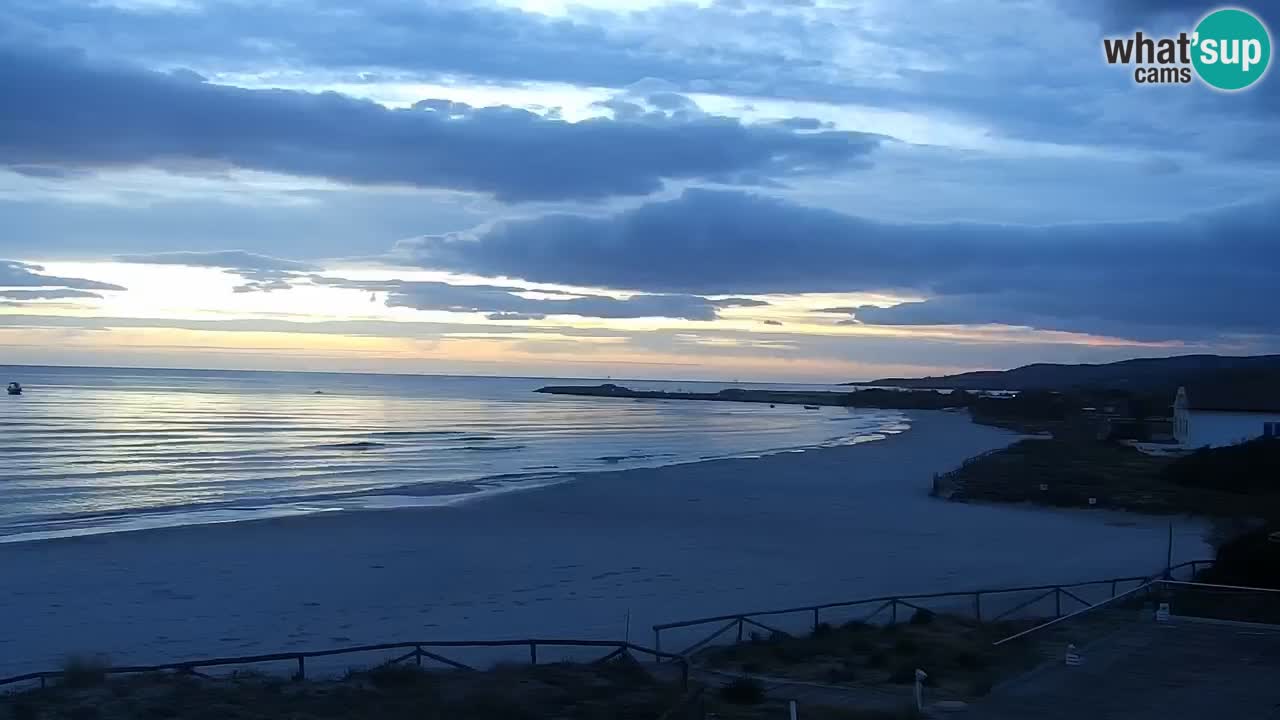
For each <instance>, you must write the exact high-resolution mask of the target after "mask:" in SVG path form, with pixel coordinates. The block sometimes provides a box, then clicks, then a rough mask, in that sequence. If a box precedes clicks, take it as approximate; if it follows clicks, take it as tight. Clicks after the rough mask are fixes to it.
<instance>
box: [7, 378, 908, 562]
mask: <svg viewBox="0 0 1280 720" xmlns="http://www.w3.org/2000/svg"><path fill="white" fill-rule="evenodd" d="M3 372H4V373H5V375H6V379H12V380H17V381H20V382H22V383H23V385H24V387H25V388H26V393H25V394H24V395H22V396H15V397H6V398H5V399H4V400H3V401H2V402H4V405H3V406H0V432H2V433H3V434H2V437H3V439H4V441H3V443H0V541H5V540H9V541H12V540H29V539H39V538H43V537H52V536H58V535H66V534H79V533H86V532H101V531H104V530H120V529H135V528H140V527H156V526H163V525H174V524H189V523H205V522H230V521H236V520H245V519H256V518H262V517H274V516H281V515H290V514H299V513H310V512H320V511H325V510H340V509H353V508H364V507H396V506H406V505H439V504H443V503H448V502H454V501H456V500H457V499H459V498H460V497H468V496H474V495H475V494H476V493H491V492H499V491H502V490H506V489H515V488H524V487H530V486H537V485H540V484H546V483H550V482H557V481H560V480H562V479H563V478H564V477H565V476H566V475H567V474H569V473H574V472H582V471H590V470H618V469H625V468H632V467H645V466H654V465H664V464H670V463H677V462H688V461H692V460H698V459H704V458H717V457H736V456H746V455H754V454H762V453H768V452H778V451H785V450H794V449H803V448H811V447H818V446H824V445H833V444H845V443H851V442H860V441H868V440H874V439H878V438H881V437H883V436H884V434H886V433H892V432H900V431H902V430H904V429H905V428H906V425H905V421H904V418H903V416H902V415H901V413H897V412H893V411H875V410H866V411H863V410H859V411H850V410H845V409H841V408H826V409H823V410H822V411H821V412H814V411H806V410H804V409H802V408H800V407H796V406H782V405H779V406H777V407H775V408H770V407H768V406H765V405H750V404H738V403H700V402H681V401H636V400H607V399H591V398H571V397H556V396H549V395H541V394H537V393H533V392H532V390H533V389H535V388H537V387H540V386H542V385H545V384H547V383H548V382H549V381H547V380H542V379H527V378H468V377H439V376H387V375H344V374H329V373H325V374H321V373H265V372H264V373H248V372H228V371H170V370H116V369H84V368H22V367H5V368H3ZM633 386H635V387H645V388H653V389H681V388H683V389H688V390H699V391H708V390H710V391H714V390H715V389H717V388H718V387H721V386H717V385H712V384H707V383H690V382H680V383H660V382H652V381H645V382H642V383H634V384H633ZM738 386H739V387H748V385H738ZM823 389H829V388H823Z"/></svg>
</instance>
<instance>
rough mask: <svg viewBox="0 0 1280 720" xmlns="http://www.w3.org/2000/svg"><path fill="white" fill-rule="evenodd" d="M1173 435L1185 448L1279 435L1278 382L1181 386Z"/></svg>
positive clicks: (1279, 387) (1175, 407)
mask: <svg viewBox="0 0 1280 720" xmlns="http://www.w3.org/2000/svg"><path fill="white" fill-rule="evenodd" d="M1173 435H1174V438H1175V439H1177V441H1178V444H1179V445H1182V446H1183V447H1187V448H1202V447H1221V446H1223V445H1235V444H1237V443H1242V442H1247V441H1249V440H1253V439H1255V438H1259V437H1280V383H1262V384H1258V383H1233V384H1218V385H1203V386H1198V385H1188V386H1184V387H1180V388H1178V396H1177V398H1176V399H1175V400H1174V403H1173Z"/></svg>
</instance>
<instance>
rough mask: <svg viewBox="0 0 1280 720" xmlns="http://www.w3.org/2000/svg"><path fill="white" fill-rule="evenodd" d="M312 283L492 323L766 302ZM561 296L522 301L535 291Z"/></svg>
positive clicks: (709, 313)
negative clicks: (481, 317) (477, 316)
mask: <svg viewBox="0 0 1280 720" xmlns="http://www.w3.org/2000/svg"><path fill="white" fill-rule="evenodd" d="M311 282H313V283H314V284H316V285H321V286H327V287H337V288H346V289H353V290H364V291H369V292H385V293H386V294H387V296H386V305H387V306H388V307H406V308H413V309H415V310H438V311H445V312H464V313H472V312H478V313H486V317H487V318H488V319H490V320H541V319H543V318H545V317H546V316H548V315H576V316H578V317H591V318H610V319H625V318H648V317H663V318H679V319H684V320H703V321H709V320H715V319H716V317H717V316H718V310H719V309H720V308H722V307H753V306H756V305H758V304H767V303H762V302H760V301H755V300H748V299H745V298H727V299H724V300H712V299H709V298H705V297H701V296H697V295H683V294H637V295H632V296H630V297H627V298H616V297H611V296H607V295H593V294H582V295H579V294H575V293H568V292H563V291H547V290H537V291H530V290H529V289H527V288H522V287H515V286H507V285H452V284H449V283H444V282H434V281H408V280H348V279H345V278H333V277H323V276H312V277H311ZM534 292H536V293H537V294H539V295H547V294H550V295H553V296H560V297H551V298H541V297H533V298H530V297H524V296H523V295H521V294H520V293H534Z"/></svg>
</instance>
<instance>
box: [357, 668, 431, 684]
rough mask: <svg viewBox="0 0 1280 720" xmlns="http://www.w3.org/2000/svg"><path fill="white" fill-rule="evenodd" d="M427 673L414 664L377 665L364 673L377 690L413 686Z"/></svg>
mask: <svg viewBox="0 0 1280 720" xmlns="http://www.w3.org/2000/svg"><path fill="white" fill-rule="evenodd" d="M426 677H427V673H426V671H424V670H423V669H422V668H420V667H418V666H416V665H401V664H392V665H379V666H378V667H376V668H373V669H372V670H369V671H368V672H366V673H365V678H367V679H368V680H369V684H370V685H372V686H374V687H376V688H378V689H379V690H389V689H392V688H406V687H413V686H414V685H417V684H418V683H421V682H423V681H424V680H426Z"/></svg>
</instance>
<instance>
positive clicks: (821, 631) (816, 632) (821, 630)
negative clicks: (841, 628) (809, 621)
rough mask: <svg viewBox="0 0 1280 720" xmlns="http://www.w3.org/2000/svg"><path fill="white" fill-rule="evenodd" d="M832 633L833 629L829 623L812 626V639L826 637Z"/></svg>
mask: <svg viewBox="0 0 1280 720" xmlns="http://www.w3.org/2000/svg"><path fill="white" fill-rule="evenodd" d="M834 631H835V628H833V627H831V623H818V624H817V625H814V626H813V637H816V638H820V637H826V636H828V635H830V634H831V633H832V632H834Z"/></svg>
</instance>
